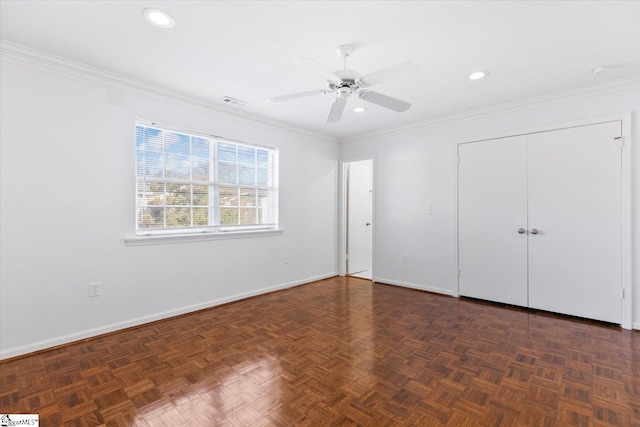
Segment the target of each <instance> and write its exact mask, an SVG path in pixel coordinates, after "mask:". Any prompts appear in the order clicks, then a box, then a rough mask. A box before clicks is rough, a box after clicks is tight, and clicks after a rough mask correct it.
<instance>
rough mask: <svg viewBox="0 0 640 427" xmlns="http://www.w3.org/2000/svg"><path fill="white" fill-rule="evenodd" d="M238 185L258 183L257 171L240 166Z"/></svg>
mask: <svg viewBox="0 0 640 427" xmlns="http://www.w3.org/2000/svg"><path fill="white" fill-rule="evenodd" d="M238 174H239V175H240V176H239V179H238V184H244V185H247V184H249V185H253V184H255V183H256V170H255V169H254V168H253V167H247V166H238Z"/></svg>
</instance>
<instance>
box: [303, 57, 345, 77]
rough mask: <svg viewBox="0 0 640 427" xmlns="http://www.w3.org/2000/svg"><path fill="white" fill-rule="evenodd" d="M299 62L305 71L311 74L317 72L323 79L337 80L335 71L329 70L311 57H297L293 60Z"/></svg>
mask: <svg viewBox="0 0 640 427" xmlns="http://www.w3.org/2000/svg"><path fill="white" fill-rule="evenodd" d="M293 62H295V63H296V64H298V65H299V66H300V67H301V68H302V69H303V70H305V72H307V73H309V74H315V75H317V76H318V77H320V78H321V79H322V80H335V79H336V76H335V75H334V74H333V71H330V70H328V69H327V68H326V67H325V66H324V65H322V64H321V63H319V62H318V61H316V60H315V59H311V58H296V59H294V60H293Z"/></svg>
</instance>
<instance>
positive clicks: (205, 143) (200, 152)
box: [191, 136, 209, 159]
mask: <svg viewBox="0 0 640 427" xmlns="http://www.w3.org/2000/svg"><path fill="white" fill-rule="evenodd" d="M191 155H192V156H194V157H200V158H202V159H209V140H208V139H205V138H198V137H197V136H193V137H191Z"/></svg>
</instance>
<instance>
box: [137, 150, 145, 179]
mask: <svg viewBox="0 0 640 427" xmlns="http://www.w3.org/2000/svg"><path fill="white" fill-rule="evenodd" d="M136 176H144V151H142V150H136Z"/></svg>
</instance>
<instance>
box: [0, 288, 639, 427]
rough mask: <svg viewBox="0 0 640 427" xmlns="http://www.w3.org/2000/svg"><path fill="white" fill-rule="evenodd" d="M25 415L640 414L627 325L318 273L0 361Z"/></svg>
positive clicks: (149, 418) (635, 420)
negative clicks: (316, 277)
mask: <svg viewBox="0 0 640 427" xmlns="http://www.w3.org/2000/svg"><path fill="white" fill-rule="evenodd" d="M0 413H38V414H39V415H40V425H41V426H139V427H156V426H177V425H189V426H294V425H295V426H325V425H326V426H375V427H380V426H458V427H467V426H469V427H476V426H477V427H488V426H499V427H508V426H514V427H523V426H527V427H529V426H534V427H535V426H543V427H553V426H558V427H559V426H589V427H596V426H602V427H605V426H607V427H611V426H623V427H631V426H637V427H640V333H639V332H637V331H633V332H632V331H625V330H621V329H620V328H619V327H617V326H613V325H608V324H603V323H598V322H590V321H586V320H582V319H576V318H571V317H566V316H559V315H553V314H549V313H544V312H535V311H531V310H525V309H520V308H514V307H508V306H503V305H500V304H493V303H487V302H482V301H476V300H470V299H465V298H451V297H446V296H442V295H436V294H431V293H427V292H419V291H416V290H411V289H403V288H398V287H393V286H388V285H383V284H372V283H371V282H369V281H366V280H362V279H356V278H333V279H328V280H323V281H319V282H314V283H310V284H307V285H303V286H299V287H296V288H292V289H288V290H284V291H279V292H275V293H271V294H267V295H262V296H258V297H254V298H250V299H247V300H243V301H238V302H234V303H230V304H226V305H224V306H220V307H214V308H212V309H208V310H203V311H200V312H197V313H192V314H189V315H185V316H181V317H177V318H173V319H168V320H166V321H161V322H156V323H152V324H148V325H144V326H141V327H138V328H134V329H130V330H126V331H122V332H118V333H114V334H110V335H106V336H102V337H97V338H94V339H90V340H86V341H84V342H79V343H75V344H70V345H67V346H63V347H60V348H56V349H52V350H50V351H45V352H41V353H38V354H33V355H29V356H26V357H22V358H17V359H13V360H8V361H5V362H0Z"/></svg>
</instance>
